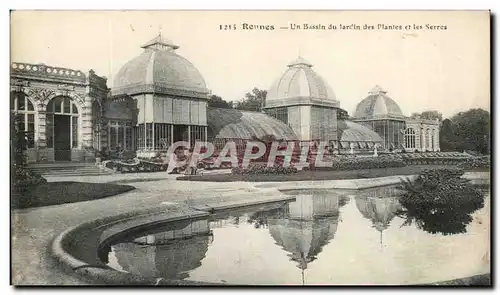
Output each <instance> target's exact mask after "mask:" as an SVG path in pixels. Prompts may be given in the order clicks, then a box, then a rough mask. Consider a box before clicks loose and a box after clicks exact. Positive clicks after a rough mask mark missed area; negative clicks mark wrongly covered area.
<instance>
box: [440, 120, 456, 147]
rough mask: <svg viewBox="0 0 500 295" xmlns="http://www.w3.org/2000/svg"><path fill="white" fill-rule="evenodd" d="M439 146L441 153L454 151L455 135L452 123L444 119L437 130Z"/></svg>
mask: <svg viewBox="0 0 500 295" xmlns="http://www.w3.org/2000/svg"><path fill="white" fill-rule="evenodd" d="M439 146H440V147H441V150H442V151H456V146H457V135H456V134H455V131H454V130H453V122H451V120H450V119H444V120H443V123H442V124H441V128H440V130H439Z"/></svg>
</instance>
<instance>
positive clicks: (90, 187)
mask: <svg viewBox="0 0 500 295" xmlns="http://www.w3.org/2000/svg"><path fill="white" fill-rule="evenodd" d="M133 189H135V187H133V186H131V185H120V184H111V183H89V182H73V181H67V182H49V183H46V184H42V185H38V186H36V187H34V188H33V189H30V190H29V191H26V192H24V193H22V194H20V193H12V197H11V204H12V209H21V208H32V207H41V206H49V205H59V204H67V203H75V202H83V201H90V200H97V199H102V198H106V197H111V196H115V195H117V194H121V193H124V192H128V191H130V190H133Z"/></svg>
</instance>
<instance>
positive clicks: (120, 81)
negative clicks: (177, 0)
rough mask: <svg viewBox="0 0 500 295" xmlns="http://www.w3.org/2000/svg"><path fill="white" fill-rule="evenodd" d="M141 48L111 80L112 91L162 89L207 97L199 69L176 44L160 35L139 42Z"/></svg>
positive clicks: (130, 93)
mask: <svg viewBox="0 0 500 295" xmlns="http://www.w3.org/2000/svg"><path fill="white" fill-rule="evenodd" d="M142 48H144V52H143V53H142V54H141V55H139V56H137V57H135V58H134V59H132V60H130V61H129V62H127V63H126V64H125V65H124V66H123V67H122V68H121V69H120V71H118V74H117V75H116V76H115V78H114V81H113V90H112V93H113V95H120V94H128V95H132V94H137V93H145V92H146V93H148V92H150V93H152V92H155V93H165V94H173V95H180V96H189V97H200V98H207V94H208V90H207V87H206V84H205V80H204V79H203V76H202V75H201V74H200V72H199V71H198V70H197V69H196V68H195V67H194V65H193V64H192V63H191V62H189V61H188V60H187V59H185V58H184V57H182V56H180V55H178V54H177V53H176V52H175V50H176V49H177V48H179V46H177V45H174V44H173V43H172V42H171V41H170V40H166V39H164V38H163V37H162V36H161V35H158V36H157V37H156V38H154V39H152V40H151V41H149V42H147V43H146V44H144V45H143V46H142Z"/></svg>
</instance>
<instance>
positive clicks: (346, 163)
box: [332, 155, 406, 170]
mask: <svg viewBox="0 0 500 295" xmlns="http://www.w3.org/2000/svg"><path fill="white" fill-rule="evenodd" d="M404 166H406V163H405V162H404V161H403V159H402V158H401V157H400V156H398V155H383V156H379V157H336V158H333V165H332V168H333V169H334V170H361V169H375V168H394V167H404Z"/></svg>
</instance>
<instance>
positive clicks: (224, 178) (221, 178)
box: [177, 165, 450, 182]
mask: <svg viewBox="0 0 500 295" xmlns="http://www.w3.org/2000/svg"><path fill="white" fill-rule="evenodd" d="M449 167H450V166H449V165H415V166H406V167H396V168H380V169H362V170H346V171H321V170H319V171H299V172H297V173H292V174H212V175H187V176H181V177H178V178H177V179H178V180H191V181H211V182H232V181H250V182H268V181H275V182H279V181H301V180H336V179H359V178H376V177H384V176H393V175H413V174H418V173H420V172H421V171H422V170H424V169H434V168H449Z"/></svg>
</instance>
